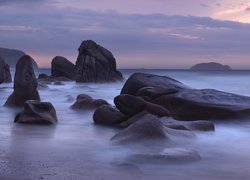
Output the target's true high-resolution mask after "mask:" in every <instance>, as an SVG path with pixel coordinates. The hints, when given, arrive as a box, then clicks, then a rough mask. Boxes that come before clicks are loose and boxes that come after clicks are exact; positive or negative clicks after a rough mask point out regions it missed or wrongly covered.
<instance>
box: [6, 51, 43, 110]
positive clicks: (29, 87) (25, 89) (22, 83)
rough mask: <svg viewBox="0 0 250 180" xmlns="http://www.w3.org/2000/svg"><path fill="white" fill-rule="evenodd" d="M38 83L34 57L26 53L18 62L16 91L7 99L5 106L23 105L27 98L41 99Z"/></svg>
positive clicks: (15, 78)
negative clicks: (33, 62) (33, 65)
mask: <svg viewBox="0 0 250 180" xmlns="http://www.w3.org/2000/svg"><path fill="white" fill-rule="evenodd" d="M37 85H38V83H37V80H36V77H35V73H34V70H33V67H32V59H31V57H30V56H28V55H25V56H23V57H21V59H20V60H19V61H18V62H17V64H16V72H15V77H14V92H13V93H12V94H11V95H10V96H9V98H8V99H7V101H6V103H5V106H23V105H24V102H25V101H27V100H39V101H40V96H39V93H38V91H37Z"/></svg>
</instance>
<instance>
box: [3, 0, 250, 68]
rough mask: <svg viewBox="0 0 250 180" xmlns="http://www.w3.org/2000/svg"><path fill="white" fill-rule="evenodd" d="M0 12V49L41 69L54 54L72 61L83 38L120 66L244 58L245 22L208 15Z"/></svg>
mask: <svg viewBox="0 0 250 180" xmlns="http://www.w3.org/2000/svg"><path fill="white" fill-rule="evenodd" d="M13 8H14V9H15V10H16V11H15V13H13V11H11V10H13ZM0 10H1V16H0V22H1V24H0V39H1V42H0V46H2V47H8V48H16V49H21V50H24V51H26V52H28V53H31V54H33V55H35V56H36V57H39V59H38V61H40V64H45V65H46V64H47V65H49V64H50V60H51V59H52V58H53V56H56V55H63V56H66V57H69V58H70V59H71V60H72V61H73V62H74V61H75V59H76V56H77V48H78V46H79V45H80V43H81V41H82V40H85V39H93V40H95V41H97V42H98V43H100V44H102V45H103V46H105V47H107V48H108V49H110V50H111V51H112V52H113V53H114V55H115V57H117V61H118V65H119V66H120V67H134V66H137V67H148V66H151V67H153V66H154V67H155V68H157V67H162V66H163V65H166V66H171V67H177V66H178V67H180V66H190V65H191V64H193V63H194V61H201V59H210V58H213V59H216V58H219V59H220V60H222V61H226V60H228V61H229V60H230V57H231V58H232V57H234V58H235V57H237V56H239V57H242V56H246V57H247V56H250V52H249V47H250V41H249V40H248V37H250V25H249V24H242V23H236V22H231V21H220V20H215V19H212V18H208V17H195V16H173V15H165V14H125V13H118V12H116V11H114V10H112V11H93V10H88V9H85V10H82V9H71V8H61V7H60V8H57V7H55V6H51V5H50V6H49V5H48V4H46V3H44V4H42V5H39V6H34V7H33V8H32V10H29V9H28V10H27V8H18V9H16V8H15V7H12V6H10V7H9V8H2V9H0ZM42 57H43V58H42ZM152 59H153V60H154V64H153V63H152Z"/></svg>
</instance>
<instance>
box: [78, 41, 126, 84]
mask: <svg viewBox="0 0 250 180" xmlns="http://www.w3.org/2000/svg"><path fill="white" fill-rule="evenodd" d="M78 51H79V55H78V58H77V61H76V81H77V82H112V81H117V80H122V79H123V77H122V74H121V72H119V71H117V69H116V60H115V58H114V56H113V54H112V53H111V52H110V51H108V50H107V49H105V48H104V47H102V46H100V45H98V44H96V43H95V42H94V41H92V40H87V41H83V42H82V44H81V45H80V47H79V49H78Z"/></svg>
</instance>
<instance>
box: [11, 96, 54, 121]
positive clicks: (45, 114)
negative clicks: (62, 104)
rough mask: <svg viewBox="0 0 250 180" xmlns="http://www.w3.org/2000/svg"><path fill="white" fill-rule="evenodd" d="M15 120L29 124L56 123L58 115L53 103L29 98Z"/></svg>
mask: <svg viewBox="0 0 250 180" xmlns="http://www.w3.org/2000/svg"><path fill="white" fill-rule="evenodd" d="M14 122H15V123H27V124H56V123H57V115H56V111H55V108H54V107H53V105H52V104H51V103H49V102H40V101H36V100H29V101H26V102H25V104H24V110H23V111H22V112H21V113H19V114H17V115H16V118H15V121H14Z"/></svg>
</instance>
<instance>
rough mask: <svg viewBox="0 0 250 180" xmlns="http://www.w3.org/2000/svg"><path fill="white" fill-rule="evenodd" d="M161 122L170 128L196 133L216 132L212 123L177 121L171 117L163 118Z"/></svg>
mask: <svg viewBox="0 0 250 180" xmlns="http://www.w3.org/2000/svg"><path fill="white" fill-rule="evenodd" d="M160 121H161V122H162V123H163V124H164V125H165V126H166V127H168V128H172V129H179V130H194V131H214V130H215V127H214V124H213V123H212V122H210V121H204V120H200V121H177V120H175V119H173V118H171V117H162V118H160Z"/></svg>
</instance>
